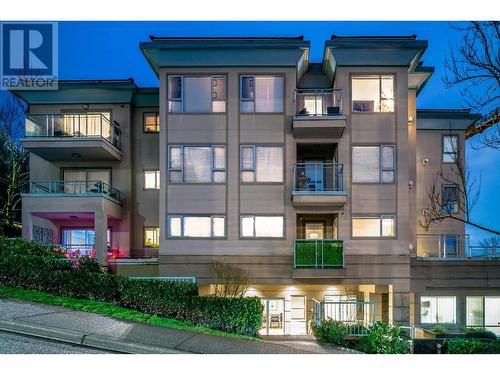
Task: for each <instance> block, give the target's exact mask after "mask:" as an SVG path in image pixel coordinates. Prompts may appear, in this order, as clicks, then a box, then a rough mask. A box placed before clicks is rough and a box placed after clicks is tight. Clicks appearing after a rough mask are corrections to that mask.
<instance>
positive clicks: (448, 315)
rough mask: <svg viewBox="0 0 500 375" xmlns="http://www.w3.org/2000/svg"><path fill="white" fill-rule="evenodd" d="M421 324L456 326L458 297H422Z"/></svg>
mask: <svg viewBox="0 0 500 375" xmlns="http://www.w3.org/2000/svg"><path fill="white" fill-rule="evenodd" d="M420 323H421V324H455V323H456V297H423V296H422V297H421V298H420Z"/></svg>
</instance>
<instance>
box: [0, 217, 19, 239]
mask: <svg viewBox="0 0 500 375" xmlns="http://www.w3.org/2000/svg"><path fill="white" fill-rule="evenodd" d="M0 236H5V237H9V238H12V237H19V236H21V226H19V225H15V224H9V223H7V222H6V221H4V220H3V221H0Z"/></svg>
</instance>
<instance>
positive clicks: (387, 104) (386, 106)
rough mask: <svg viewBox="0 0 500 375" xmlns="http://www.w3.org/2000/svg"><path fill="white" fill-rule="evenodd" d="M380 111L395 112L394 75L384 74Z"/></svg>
mask: <svg viewBox="0 0 500 375" xmlns="http://www.w3.org/2000/svg"><path fill="white" fill-rule="evenodd" d="M381 79H382V90H381V92H380V96H381V97H380V99H381V100H380V112H394V77H393V76H382V78H381Z"/></svg>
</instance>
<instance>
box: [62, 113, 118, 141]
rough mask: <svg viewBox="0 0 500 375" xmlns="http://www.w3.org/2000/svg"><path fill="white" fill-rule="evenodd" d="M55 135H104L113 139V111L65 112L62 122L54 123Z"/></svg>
mask: <svg viewBox="0 0 500 375" xmlns="http://www.w3.org/2000/svg"><path fill="white" fill-rule="evenodd" d="M54 136H55V137H63V136H77V137H99V136H101V137H103V138H106V139H108V140H111V137H112V134H111V113H110V112H84V113H65V114H64V116H63V122H62V124H60V125H59V124H55V123H54Z"/></svg>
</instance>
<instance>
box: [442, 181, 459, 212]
mask: <svg viewBox="0 0 500 375" xmlns="http://www.w3.org/2000/svg"><path fill="white" fill-rule="evenodd" d="M442 204H443V211H444V212H447V213H453V214H456V213H457V212H458V187H457V186H443V203H442Z"/></svg>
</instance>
